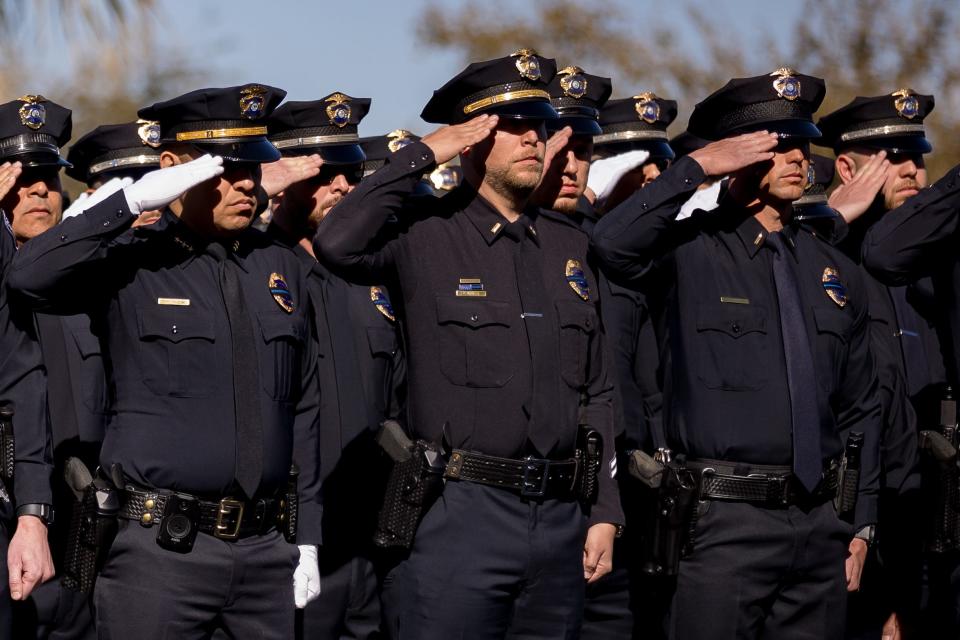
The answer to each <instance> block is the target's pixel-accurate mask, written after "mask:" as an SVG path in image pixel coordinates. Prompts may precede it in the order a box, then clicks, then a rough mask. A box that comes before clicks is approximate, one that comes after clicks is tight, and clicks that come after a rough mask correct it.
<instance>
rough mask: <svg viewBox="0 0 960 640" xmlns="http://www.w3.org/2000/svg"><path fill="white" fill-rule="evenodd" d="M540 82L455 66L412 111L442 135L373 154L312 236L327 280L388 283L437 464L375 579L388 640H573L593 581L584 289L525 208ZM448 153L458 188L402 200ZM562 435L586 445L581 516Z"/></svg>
mask: <svg viewBox="0 0 960 640" xmlns="http://www.w3.org/2000/svg"><path fill="white" fill-rule="evenodd" d="M555 72H556V66H555V63H554V61H553V60H550V59H547V58H543V57H540V56H539V55H538V54H537V53H536V52H534V51H532V50H529V49H523V50H520V51H517V52H516V53H514V54H513V55H510V56H506V57H503V58H498V59H495V60H488V61H484V62H476V63H473V64H471V65H469V66H468V67H467V68H466V69H465V70H464V71H463V72H461V73H460V74H459V75H457V76H456V77H455V78H453V79H452V80H450V81H449V82H447V83H446V84H445V85H444V86H443V87H441V88H440V89H439V90H437V91H435V92H434V95H433V98H432V99H431V100H430V102H429V103H428V104H427V106H426V107H425V108H424V110H423V113H422V117H423V119H424V120H426V121H428V122H436V123H442V124H446V125H449V126H445V127H442V128H440V129H439V130H437V131H435V132H434V133H431V134H430V135H428V136H425V137H424V138H423V140H422V141H420V142H416V143H413V144H410V145H408V146H407V147H405V148H403V149H401V150H399V151H397V152H396V153H394V154H392V155H391V156H390V157H389V159H388V160H387V163H386V165H385V166H384V167H383V168H382V169H380V170H379V171H378V172H376V173H375V174H373V175H372V176H370V177H369V178H367V179H366V180H364V181H363V182H362V183H361V184H360V185H359V186H358V187H357V188H356V189H354V191H353V192H352V193H351V194H350V195H348V196H347V197H346V198H345V199H344V200H343V202H341V203H340V204H339V205H338V208H337V210H336V212H335V213H334V214H333V215H331V216H329V217H327V218H326V219H325V220H324V221H323V223H322V224H321V226H320V229H319V232H318V234H317V237H316V239H315V243H314V244H315V247H316V249H317V252H318V255H319V256H320V259H321V261H323V262H324V263H326V264H328V265H329V266H330V268H331V269H333V270H336V271H338V272H340V273H342V274H344V276H346V277H348V278H357V279H360V278H362V279H367V280H369V279H374V280H376V281H381V282H385V283H386V284H387V285H388V286H389V287H390V288H391V289H390V290H391V293H392V295H391V301H392V303H393V308H394V311H395V312H396V313H397V319H398V320H399V321H400V324H401V329H402V331H403V337H404V344H405V346H406V347H407V351H406V357H407V362H408V381H409V383H408V410H407V418H408V429H409V431H410V433H411V435H412V436H413V437H414V438H420V439H423V440H426V441H428V442H431V443H434V444H435V445H437V446H438V447H440V448H441V449H442V451H443V452H445V453H446V454H447V455H448V462H447V464H446V467H445V471H444V475H445V477H446V478H447V480H446V483H445V485H444V488H443V492H442V494H441V495H440V497H439V498H438V499H437V500H436V502H434V503H433V505H432V507H430V508H429V510H428V511H427V512H426V515H425V517H424V518H423V521H422V522H421V523H420V526H419V529H418V530H417V532H416V537H415V538H414V540H413V547H412V550H411V551H410V553H409V556H408V557H407V558H406V559H404V560H403V561H402V562H400V564H399V565H398V566H397V567H396V568H395V569H394V570H393V571H392V572H391V573H390V574H388V575H387V577H386V582H385V585H384V594H383V595H384V606H385V618H386V625H387V627H388V628H387V630H388V632H389V633H390V634H391V635H392V637H397V638H450V637H458V638H503V637H510V636H513V635H516V636H518V637H519V636H523V637H527V638H553V639H555V638H575V637H576V636H577V634H578V633H579V627H580V618H581V615H582V606H583V583H584V580H585V578H586V579H593V578H596V577H599V576H600V575H602V574H604V573H606V572H607V571H608V570H609V562H610V554H611V552H612V546H613V538H614V534H615V531H616V528H617V525H619V524H622V515H621V513H620V508H619V504H618V497H617V490H616V485H615V484H614V482H613V478H612V465H611V459H612V457H613V433H612V432H613V430H612V411H611V388H612V382H611V377H610V375H609V373H608V366H609V365H608V364H607V363H606V361H605V359H604V357H603V355H604V346H603V336H602V330H601V328H600V325H599V317H598V314H597V286H598V285H597V280H596V277H595V274H594V273H593V271H592V270H591V269H590V266H589V262H588V260H587V237H586V235H585V234H584V233H583V232H582V231H581V230H580V229H579V228H577V227H576V225H575V224H574V223H573V222H571V221H570V220H569V219H568V218H567V217H566V216H564V215H563V214H557V213H552V212H548V211H543V210H539V209H537V208H536V207H534V206H532V205H531V204H530V203H529V198H530V196H531V194H532V193H533V191H534V189H535V188H536V186H537V184H538V183H539V182H540V176H541V172H542V168H543V165H544V153H545V142H546V130H545V127H544V122H545V121H547V120H551V119H553V118H555V117H556V112H555V111H554V109H553V108H552V107H551V106H550V101H549V93H548V92H547V86H548V84H549V82H550V81H551V80H552V79H553V76H554V74H555ZM457 154H461V155H460V157H461V166H462V169H463V172H464V184H463V185H461V187H460V188H459V189H457V190H454V191H453V192H451V193H449V194H447V195H445V196H443V197H442V198H429V197H428V198H421V199H413V198H410V197H409V196H410V194H411V192H412V191H413V189H414V188H415V185H416V184H417V182H418V181H419V180H420V178H421V176H422V175H423V174H424V172H426V171H429V170H430V169H431V168H433V167H434V166H436V165H437V164H442V163H444V162H446V161H448V160H450V159H452V158H454V157H455V156H456V155H457ZM394 218H395V219H396V220H397V222H398V223H399V224H400V225H402V228H401V230H400V231H391V230H390V229H389V227H388V224H389V221H390V220H391V219H394ZM581 398H584V400H583V403H581ZM579 424H583V425H589V427H592V428H593V429H594V430H596V431H598V432H599V433H600V434H602V441H603V453H602V461H600V469H599V474H598V475H599V485H600V486H599V498H598V499H597V502H596V504H594V505H593V506H592V508H590V507H588V508H587V509H586V512H585V509H584V507H581V505H580V504H578V501H579V500H578V498H580V497H581V495H582V492H578V491H576V490H575V487H576V486H577V484H578V481H577V476H578V475H580V474H582V473H583V471H582V469H583V468H584V465H579V469H581V471H579V472H578V470H577V467H578V465H577V464H576V463H575V462H573V460H574V452H575V451H574V450H575V445H576V441H577V435H578V425H579ZM584 433H588V432H586V431H585V432H584ZM588 439H589V442H591V443H593V442H596V439H595V438H594V437H593V436H589V438H588ZM585 449H586V450H590V449H592V450H593V451H596V449H595V448H594V447H593V445H591V446H590V447H588V448H585ZM597 454H598V455H599V452H597ZM587 466H589V465H587ZM578 494H579V495H578ZM588 525H589V529H588V528H587V527H588Z"/></svg>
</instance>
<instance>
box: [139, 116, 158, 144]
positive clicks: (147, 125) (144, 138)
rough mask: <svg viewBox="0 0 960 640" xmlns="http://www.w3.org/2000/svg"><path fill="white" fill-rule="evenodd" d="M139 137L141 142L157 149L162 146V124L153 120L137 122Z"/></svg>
mask: <svg viewBox="0 0 960 640" xmlns="http://www.w3.org/2000/svg"><path fill="white" fill-rule="evenodd" d="M137 124H138V125H140V126H139V127H137V135H138V136H140V140H141V142H143V144H145V145H147V146H148V147H153V148H154V149H156V148H157V147H159V146H160V123H159V122H154V121H152V120H137Z"/></svg>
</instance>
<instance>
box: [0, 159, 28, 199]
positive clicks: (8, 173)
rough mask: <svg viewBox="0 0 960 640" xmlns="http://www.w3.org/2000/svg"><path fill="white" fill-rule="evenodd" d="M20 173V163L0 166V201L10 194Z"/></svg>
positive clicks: (6, 163) (21, 166)
mask: <svg viewBox="0 0 960 640" xmlns="http://www.w3.org/2000/svg"><path fill="white" fill-rule="evenodd" d="M21 173H23V165H22V164H21V163H20V162H14V163H13V164H11V163H9V162H4V163H3V164H0V200H2V199H3V198H4V196H6V195H7V194H8V193H10V190H11V189H13V185H15V184H16V183H17V178H19V177H20V174H21Z"/></svg>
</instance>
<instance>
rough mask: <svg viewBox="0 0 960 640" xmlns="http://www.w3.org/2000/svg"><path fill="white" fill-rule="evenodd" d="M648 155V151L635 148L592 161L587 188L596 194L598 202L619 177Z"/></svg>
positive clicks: (610, 189) (604, 198) (606, 194)
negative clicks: (634, 149)
mask: <svg viewBox="0 0 960 640" xmlns="http://www.w3.org/2000/svg"><path fill="white" fill-rule="evenodd" d="M649 157H650V152H649V151H644V150H642V149H637V150H636V151H627V152H626V153H621V154H618V155H615V156H610V157H609V158H604V159H603V160H597V161H595V162H592V163H590V177H589V178H587V188H588V189H590V190H591V191H593V192H594V193H595V194H597V202H598V203H600V202H603V201H604V200H606V199H607V197H608V196H609V195H610V193H611V192H612V191H613V188H614V187H616V186H617V183H618V182H620V178H622V177H623V176H624V175H625V174H626V173H627V172H629V171H633V170H634V169H636V168H637V167H639V166H641V165H642V164H643V163H644V162H646V161H647V158H649Z"/></svg>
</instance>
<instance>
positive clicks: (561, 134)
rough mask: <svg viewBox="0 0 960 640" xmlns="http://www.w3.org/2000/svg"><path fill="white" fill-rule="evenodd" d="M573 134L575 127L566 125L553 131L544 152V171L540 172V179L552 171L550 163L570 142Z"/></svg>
mask: <svg viewBox="0 0 960 640" xmlns="http://www.w3.org/2000/svg"><path fill="white" fill-rule="evenodd" d="M572 135H573V129H571V128H570V127H564V128H563V129H560V130H559V131H556V132H554V133H553V135H551V136H550V138H549V139H548V140H547V145H546V149H545V150H544V152H543V173H541V174H540V181H541V182H542V181H543V178H544V176H546V175H547V173H548V172H549V171H550V164H551V163H552V162H553V160H554V158H556V157H557V154H559V153H560V152H561V151H563V149H564V147H566V146H567V143H568V142H570V137H571V136H572Z"/></svg>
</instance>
